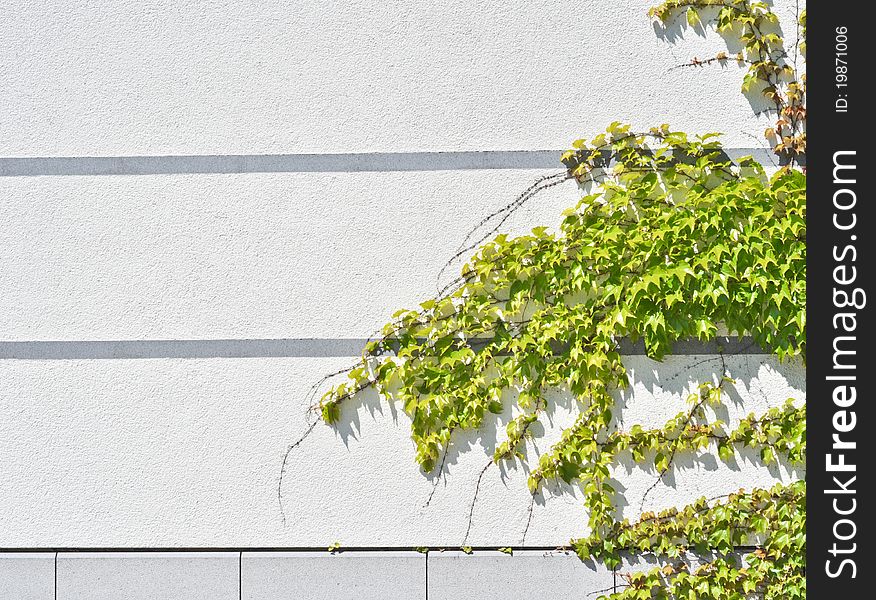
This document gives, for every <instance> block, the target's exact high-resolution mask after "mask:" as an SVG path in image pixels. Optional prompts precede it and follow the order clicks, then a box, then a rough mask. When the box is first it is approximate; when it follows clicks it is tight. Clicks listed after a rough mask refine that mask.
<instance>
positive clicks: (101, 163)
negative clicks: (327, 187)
mask: <svg viewBox="0 0 876 600" xmlns="http://www.w3.org/2000/svg"><path fill="white" fill-rule="evenodd" d="M725 151H726V153H727V155H728V156H730V157H731V158H738V157H740V156H745V155H752V156H754V157H755V159H757V160H758V162H761V163H763V164H770V161H771V155H770V154H769V153H768V152H767V151H765V150H762V149H757V148H726V149H725ZM561 154H562V151H561V150H494V151H482V152H371V153H351V154H223V155H204V154H200V155H194V154H193V155H177V156H66V157H65V156H59V157H51V156H38V157H5V158H4V157H0V177H34V176H69V175H176V174H198V173H200V174H210V173H214V174H215V173H361V172H391V171H461V170H470V169H562V168H563V165H562V164H561V163H560V155H561Z"/></svg>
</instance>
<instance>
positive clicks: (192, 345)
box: [0, 337, 764, 360]
mask: <svg viewBox="0 0 876 600" xmlns="http://www.w3.org/2000/svg"><path fill="white" fill-rule="evenodd" d="M366 342H367V340H365V339H363V338H346V339H273V340H105V341H104V340H75V341H21V342H0V359H19V360H90V359H130V358H285V357H291V358H329V357H343V356H346V357H353V356H359V355H360V354H361V353H362V349H363V348H364V346H365V343H366ZM478 345H479V344H477V343H476V342H473V343H472V347H474V348H477V346H478ZM620 352H621V354H624V355H629V356H641V355H644V354H645V345H644V343H643V342H642V341H641V340H639V341H637V342H632V341H630V340H621V342H620ZM719 352H724V353H726V354H763V353H764V352H763V350H761V349H760V348H759V347H758V346H757V345H756V344H755V343H754V342H753V341H752V340H751V339H750V338H742V339H739V338H735V337H733V338H728V337H722V338H719V339H718V340H715V341H709V342H701V341H698V340H686V341H680V342H677V343H676V344H675V346H674V348H673V354H679V355H689V354H717V353H719Z"/></svg>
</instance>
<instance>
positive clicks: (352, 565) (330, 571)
mask: <svg viewBox="0 0 876 600" xmlns="http://www.w3.org/2000/svg"><path fill="white" fill-rule="evenodd" d="M241 564H242V568H241V589H242V590H243V594H242V599H243V600H420V599H422V600H425V598H426V556H425V555H424V554H419V553H417V552H342V553H340V554H329V553H328V552H280V553H261V552H252V553H246V552H245V553H244V554H243V559H242V563H241Z"/></svg>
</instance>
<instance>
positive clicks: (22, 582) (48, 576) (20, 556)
mask: <svg viewBox="0 0 876 600" xmlns="http://www.w3.org/2000/svg"><path fill="white" fill-rule="evenodd" d="M54 595H55V554H54V553H42V552H40V553H29V552H28V553H14V554H5V553H0V597H2V598H3V599H4V600H54Z"/></svg>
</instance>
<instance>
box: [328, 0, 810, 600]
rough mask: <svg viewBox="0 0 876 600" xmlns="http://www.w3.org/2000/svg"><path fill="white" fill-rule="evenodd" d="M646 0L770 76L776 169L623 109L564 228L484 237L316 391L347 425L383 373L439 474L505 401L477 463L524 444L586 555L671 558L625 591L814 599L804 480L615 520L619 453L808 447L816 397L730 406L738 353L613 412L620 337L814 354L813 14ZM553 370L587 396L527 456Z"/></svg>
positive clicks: (576, 167) (795, 455)
mask: <svg viewBox="0 0 876 600" xmlns="http://www.w3.org/2000/svg"><path fill="white" fill-rule="evenodd" d="M651 15H652V16H653V17H654V18H655V19H657V20H658V21H659V22H661V23H664V24H668V23H670V22H673V20H675V19H679V18H681V17H683V19H684V22H685V23H686V24H687V26H689V27H702V26H704V23H714V24H715V26H716V28H717V30H718V32H720V33H721V34H722V35H725V36H726V37H728V38H730V39H732V40H736V41H738V42H740V43H741V45H742V49H741V50H740V51H739V52H738V53H737V54H734V55H732V56H731V55H729V54H728V53H727V52H718V53H717V54H716V55H715V56H713V57H711V58H705V59H693V60H692V61H691V62H689V63H688V64H687V65H685V66H689V67H705V66H706V65H711V64H714V63H717V64H725V63H729V62H736V63H738V64H740V65H743V66H744V68H745V75H744V79H743V86H742V89H743V92H744V93H746V94H749V95H752V94H754V95H759V97H760V98H762V99H763V101H764V102H765V105H766V108H765V109H764V110H765V111H768V112H771V113H772V114H773V116H774V117H775V118H774V120H773V122H774V124H773V125H772V126H771V127H770V128H768V129H767V130H766V132H765V135H766V137H767V138H768V139H769V141H770V143H771V145H772V148H773V151H774V152H775V153H776V155H778V156H779V157H780V159H781V162H782V164H783V166H782V167H781V168H779V169H778V170H777V172H775V173H774V174H773V175H771V176H768V175H767V174H766V172H765V170H764V168H763V167H762V166H761V165H760V164H758V163H757V162H755V161H754V160H753V159H751V158H743V159H739V160H736V161H733V160H731V159H730V158H729V157H728V156H727V155H726V154H725V153H724V151H723V149H722V146H721V144H720V142H719V139H718V138H719V136H717V135H716V134H709V135H701V136H688V135H686V134H685V133H683V132H680V131H675V130H673V129H671V128H670V127H669V126H668V125H661V126H659V127H655V128H652V129H650V130H647V131H635V130H632V129H631V127H630V126H628V125H625V124H622V123H613V124H612V125H610V126H609V127H608V129H607V130H606V131H605V133H603V134H600V135H597V136H596V137H594V138H591V139H581V140H577V141H575V142H574V144H573V148H572V149H570V150H569V151H568V152H566V153H565V154H564V155H563V157H562V162H563V164H564V165H565V167H566V172H565V174H564V175H563V176H562V177H561V178H558V179H557V181H561V180H564V179H567V178H574V179H576V180H577V181H578V183H579V184H580V186H581V188H582V189H583V190H584V192H585V193H586V195H585V196H584V197H583V198H582V199H581V200H580V202H578V204H577V205H576V206H574V207H572V208H570V209H569V210H567V211H566V212H565V213H564V218H563V221H562V224H561V225H560V227H559V231H557V232H551V231H549V230H548V229H546V228H543V227H537V228H535V229H533V230H532V232H531V233H530V234H528V235H522V236H519V237H514V238H509V237H507V236H506V235H501V234H500V235H497V236H495V237H494V238H493V239H491V240H489V241H486V242H485V243H482V244H481V245H479V246H478V247H477V249H476V251H475V253H474V256H473V257H471V258H470V260H469V261H468V262H467V264H466V265H465V266H464V267H463V268H462V272H461V276H460V277H459V278H457V279H456V280H454V281H453V282H451V283H450V284H449V285H448V286H446V287H445V288H444V290H443V291H442V293H440V294H439V295H438V296H436V297H435V298H433V299H431V300H428V301H426V302H423V303H422V304H421V305H420V307H419V308H417V309H413V310H401V311H398V312H397V313H395V315H393V319H392V321H391V322H390V323H388V324H387V325H386V326H385V327H384V329H383V331H382V334H381V336H380V337H378V338H376V339H373V340H372V341H370V342H369V343H368V344H367V346H366V348H365V349H364V352H363V356H362V359H361V361H360V362H359V363H358V364H357V365H356V366H355V367H354V368H352V369H351V370H349V371H348V372H347V375H348V379H347V381H345V382H344V383H341V384H339V385H336V386H334V387H332V388H331V389H330V390H329V391H328V392H327V393H326V394H325V395H324V396H323V397H322V399H321V401H320V402H319V408H320V410H321V414H322V417H323V419H324V420H325V421H326V422H328V423H336V422H337V421H338V420H339V419H340V418H341V407H342V405H344V404H345V403H348V402H351V401H355V399H356V398H357V395H358V394H359V393H360V392H361V391H363V390H365V389H366V388H373V389H375V390H376V391H377V392H378V393H379V394H381V395H382V396H383V397H384V398H386V399H387V400H388V401H390V402H394V403H397V404H398V405H399V406H401V407H402V409H403V410H404V411H405V412H406V413H407V414H408V415H409V416H410V419H411V437H412V439H413V442H414V445H415V447H416V460H417V462H418V464H419V466H420V467H421V468H422V469H423V470H424V471H426V472H432V471H435V470H436V469H438V470H439V473H440V470H441V468H442V467H443V460H444V457H446V455H447V449H448V447H449V446H450V445H451V444H453V441H454V434H455V433H457V432H461V431H466V430H476V429H479V428H481V427H484V426H486V425H487V424H488V419H489V415H490V414H491V413H495V414H499V413H503V412H505V411H506V410H507V409H509V408H510V409H511V410H512V413H513V414H514V417H513V418H512V419H511V420H510V422H509V423H508V425H507V428H506V432H505V433H506V438H505V439H504V441H502V442H501V443H500V444H499V445H498V447H497V448H496V450H495V453H494V456H493V457H492V459H491V461H490V462H489V463H488V464H487V465H486V466H485V467H484V470H483V471H482V472H481V477H482V476H483V474H484V472H485V471H486V470H487V469H488V468H489V467H490V465H492V464H496V463H499V462H501V461H512V462H520V463H523V464H525V465H527V466H528V467H529V477H528V485H529V489H530V492H531V493H532V494H533V495H535V494H538V493H539V492H540V490H541V489H542V487H543V486H544V485H546V484H547V483H548V482H550V481H555V480H559V481H563V482H566V483H571V484H575V485H577V486H579V487H580V489H581V490H582V491H583V492H584V499H585V500H584V503H585V506H586V509H587V515H588V533H587V535H586V536H585V537H582V538H581V539H577V540H573V541H572V542H571V545H572V547H573V548H574V549H575V551H576V552H577V553H578V555H579V556H580V557H581V558H582V559H588V558H594V559H598V560H601V561H604V562H605V563H606V564H607V565H608V566H609V567H612V568H614V567H616V566H618V565H619V564H620V563H621V560H622V557H623V556H624V555H625V554H629V553H633V554H635V553H652V554H655V555H657V556H659V557H661V558H663V559H664V560H665V564H664V565H663V566H662V567H660V568H654V569H652V570H651V571H646V572H642V573H635V574H631V575H626V576H625V583H624V584H623V585H622V586H621V589H618V590H615V591H613V592H612V593H611V597H612V598H615V599H643V598H685V599H694V598H700V599H704V598H715V599H722V600H723V599H728V598H748V597H752V596H758V597H764V598H779V597H782V598H802V597H804V596H805V586H804V543H805V483H804V482H803V481H798V482H794V483H791V484H787V485H783V484H777V485H776V486H775V487H773V488H771V489H768V490H765V489H753V490H740V491H738V492H734V493H731V494H728V495H726V496H724V497H720V498H714V499H706V498H702V499H700V500H698V501H696V502H694V503H693V504H691V505H689V506H685V507H683V508H680V509H675V508H672V509H668V510H665V511H663V512H660V513H659V514H654V513H650V512H645V513H643V514H641V516H640V517H639V518H638V519H637V520H635V521H633V522H631V521H629V520H627V519H621V518H620V517H619V509H618V505H619V503H618V500H619V499H620V498H619V493H618V491H617V490H616V487H615V486H614V485H613V480H612V468H613V467H614V466H615V465H617V464H619V461H621V460H624V461H627V463H628V462H629V461H632V462H633V463H635V464H638V465H641V466H642V467H643V468H649V469H650V468H653V469H654V470H655V471H656V473H657V475H658V479H657V481H659V478H662V477H663V475H664V474H665V473H667V472H668V471H670V470H671V469H672V468H673V463H674V461H675V460H676V459H677V458H678V457H679V456H680V455H682V454H688V455H696V454H700V453H704V452H716V453H717V454H718V457H719V458H720V459H721V460H724V461H731V460H733V457H734V456H735V455H736V452H737V451H742V450H746V449H749V450H755V451H756V452H758V453H759V456H760V459H761V461H762V462H763V463H764V464H770V463H773V462H776V461H778V460H783V461H787V462H788V463H791V464H798V465H800V464H802V463H803V462H804V459H805V445H806V441H805V440H806V425H805V414H804V413H805V407H804V405H803V404H802V403H801V402H799V401H795V400H793V399H789V400H788V401H787V402H786V403H785V404H784V405H783V406H781V407H774V408H771V409H769V410H768V411H766V412H764V413H762V414H750V415H748V416H746V417H744V418H742V419H739V420H737V421H736V422H735V423H725V422H722V421H721V420H720V419H719V418H718V416H717V415H718V414H723V412H724V410H723V409H724V408H725V402H726V399H727V391H728V388H729V387H731V386H733V385H734V384H735V382H734V380H733V379H732V378H731V377H730V373H729V372H728V371H727V369H726V367H722V368H723V371H722V373H721V374H720V375H719V376H718V377H717V378H716V379H715V380H714V381H707V382H703V383H702V384H700V385H699V387H698V389H697V390H696V392H695V393H693V394H691V395H690V397H689V398H688V407H687V409H686V410H684V411H682V412H680V413H679V414H677V415H675V416H674V417H672V418H671V419H669V420H668V421H667V422H666V423H665V424H664V425H663V426H660V427H653V428H650V427H643V426H641V425H633V426H632V427H630V428H622V427H621V426H620V423H621V420H620V416H621V414H620V408H619V405H618V400H617V397H618V395H617V390H618V389H622V388H624V387H626V386H627V385H628V383H629V381H628V376H627V371H626V369H625V367H624V364H623V362H622V359H621V354H620V346H619V343H620V340H622V339H625V338H626V339H632V340H641V341H642V342H643V343H644V346H645V349H646V352H647V354H648V356H650V357H651V358H653V359H655V360H661V359H662V358H663V357H664V356H666V355H667V354H671V352H672V348H673V344H674V343H675V342H678V341H680V340H686V339H691V338H696V339H699V340H704V341H707V340H715V339H716V337H717V336H718V334H719V331H721V330H722V329H723V330H725V331H726V332H728V333H729V334H730V335H738V336H748V337H750V338H751V339H752V343H754V344H758V345H759V346H760V347H761V348H763V349H764V350H767V351H769V352H772V353H774V354H775V355H777V356H778V358H779V359H782V360H784V359H788V358H792V357H799V358H805V343H806V342H805V339H806V338H805V328H806V314H805V305H806V283H805V257H806V246H805V235H806V225H805V175H804V170H803V169H802V168H801V167H800V163H801V161H802V157H803V155H804V152H805V144H806V134H805V119H806V108H805V75H804V74H802V73H801V71H800V68H799V67H800V64H801V63H802V62H803V55H804V53H805V12H803V13H801V14H800V15H799V17H800V19H799V23H797V24H795V27H796V33H795V39H794V41H793V43H792V45H791V47H790V50H789V49H788V44H787V43H786V42H785V40H784V38H783V37H782V36H781V33H780V29H779V23H778V19H777V17H776V15H775V14H774V13H773V12H772V10H771V9H770V7H769V6H768V5H766V4H764V3H761V2H750V1H748V0H667V1H666V2H664V3H662V4H660V5H659V6H656V7H654V8H652V9H651ZM549 183H551V184H552V183H555V182H553V181H552V182H549ZM528 192H529V191H527V193H528ZM720 359H721V362H722V365H723V355H721V356H720ZM556 388H560V389H566V390H568V391H570V392H571V393H572V394H573V395H574V397H575V398H576V399H577V400H578V404H579V415H578V417H577V419H576V421H575V422H574V424H573V425H571V426H570V427H568V428H567V429H566V430H565V431H563V433H562V436H561V439H560V440H559V441H558V442H556V443H555V444H554V445H553V447H551V448H550V449H549V450H548V451H546V452H544V453H543V454H541V456H539V457H538V459H537V461H535V462H534V463H533V464H530V457H529V456H528V455H527V453H526V443H527V440H528V439H529V438H530V437H531V436H532V431H533V425H534V424H535V423H537V422H539V421H540V420H542V419H544V418H545V415H546V413H547V412H548V410H549V408H550V407H549V402H550V401H549V399H548V398H549V394H547V393H546V392H548V390H551V389H556ZM478 483H480V478H479V480H478ZM656 483H657V482H656V481H655V484H656ZM643 502H644V501H643ZM469 525H470V523H469ZM466 537H467V535H466ZM466 541H467V540H463V541H462V545H463V546H464V545H465V543H466ZM692 556H696V557H699V558H698V562H695V561H694V560H693V559H692V558H691V557H692Z"/></svg>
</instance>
